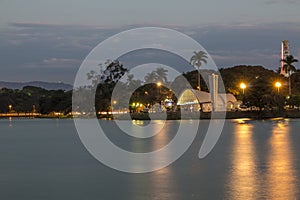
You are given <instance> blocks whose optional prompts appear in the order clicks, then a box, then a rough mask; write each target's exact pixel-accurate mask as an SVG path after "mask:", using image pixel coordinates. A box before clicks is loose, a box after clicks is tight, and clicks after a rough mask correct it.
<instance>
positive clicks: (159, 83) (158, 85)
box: [156, 82, 161, 95]
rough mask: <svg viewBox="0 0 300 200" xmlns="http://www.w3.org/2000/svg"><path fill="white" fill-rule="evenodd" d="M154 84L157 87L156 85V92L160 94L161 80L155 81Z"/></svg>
mask: <svg viewBox="0 0 300 200" xmlns="http://www.w3.org/2000/svg"><path fill="white" fill-rule="evenodd" d="M156 85H157V87H158V94H159V95H160V86H161V82H157V83H156Z"/></svg>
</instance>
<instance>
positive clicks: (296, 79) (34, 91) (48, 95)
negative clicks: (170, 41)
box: [0, 61, 300, 114]
mask: <svg viewBox="0 0 300 200" xmlns="http://www.w3.org/2000/svg"><path fill="white" fill-rule="evenodd" d="M199 65H200V64H199ZM153 67H154V70H153V71H152V72H149V73H147V74H146V76H145V77H144V80H138V79H136V78H135V77H134V76H133V75H132V74H130V70H128V69H126V68H125V67H124V66H123V65H122V63H120V62H119V61H110V62H107V64H106V65H105V68H104V70H103V71H101V69H99V72H95V71H91V72H90V73H88V74H87V79H89V80H90V81H91V82H92V86H91V87H86V88H79V89H78V90H81V92H82V91H84V92H85V93H86V95H83V97H82V98H81V101H82V105H84V102H85V98H88V95H89V91H90V90H91V89H96V96H95V97H90V98H94V100H95V101H94V102H95V107H96V110H97V111H99V112H100V111H110V110H111V109H112V108H113V106H114V105H113V104H114V103H112V102H113V100H112V93H113V90H114V88H115V87H116V85H117V83H118V81H119V80H120V79H121V77H123V79H124V77H125V79H124V80H123V81H122V82H121V83H119V84H118V85H119V86H118V87H121V89H122V91H124V94H127V92H126V91H130V90H131V88H137V89H135V90H134V92H133V93H132V94H131V96H130V101H129V105H128V104H126V103H128V102H123V104H122V101H123V99H124V98H123V96H122V94H120V95H119V96H118V97H117V98H118V99H116V100H115V102H118V105H119V106H120V107H121V106H125V107H127V108H129V109H131V110H134V109H136V107H135V106H136V103H137V102H138V103H139V104H140V105H141V104H142V105H144V106H146V107H147V106H148V107H149V106H152V105H154V104H157V103H158V104H161V103H162V102H163V100H164V99H170V100H171V101H173V102H174V103H176V101H177V97H176V95H175V93H174V91H172V90H170V89H169V86H170V85H171V84H172V83H171V81H170V80H168V71H167V70H166V69H164V68H159V67H157V68H155V66H153ZM299 72H300V71H299V70H296V69H295V70H294V73H291V75H290V76H289V77H285V76H283V75H280V74H279V73H278V72H276V71H273V70H269V69H266V68H264V67H263V66H246V65H240V66H234V67H230V68H221V69H220V70H219V73H220V75H221V76H220V79H221V78H222V80H223V82H224V86H225V89H226V92H227V93H231V94H233V95H234V96H236V97H237V99H239V100H242V101H243V103H244V104H245V105H246V106H248V107H251V106H255V107H258V108H259V109H266V110H271V109H274V108H276V109H283V107H284V106H285V105H289V106H290V107H300V73H299ZM201 73H202V75H203V73H207V74H211V73H213V71H210V70H202V71H201ZM183 76H184V77H185V78H186V80H188V82H189V84H190V85H191V87H192V88H194V89H199V88H201V90H203V91H208V86H207V85H206V82H205V81H204V79H203V78H202V77H200V79H199V70H194V71H190V72H186V73H183ZM275 81H279V82H281V83H282V87H280V88H276V87H275V86H274V84H275ZM241 82H244V83H246V85H247V88H246V89H245V91H244V93H243V92H242V89H241V88H240V83H241ZM157 83H161V85H157ZM199 84H200V87H199ZM92 87H94V88H92ZM184 88H185V86H184V85H178V86H176V89H178V91H182V90H183V89H184ZM289 88H291V89H290V90H291V92H292V93H291V94H290V90H289ZM72 92H73V91H63V90H45V89H43V88H38V87H33V86H26V87H24V88H23V89H21V90H18V89H15V90H13V89H8V88H2V89H0V112H1V113H7V112H38V113H42V114H49V113H51V112H61V113H65V114H67V113H69V112H71V111H72ZM74 92H76V91H74ZM10 105H11V108H10ZM133 105H135V106H133Z"/></svg>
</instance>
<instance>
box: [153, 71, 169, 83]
mask: <svg viewBox="0 0 300 200" xmlns="http://www.w3.org/2000/svg"><path fill="white" fill-rule="evenodd" d="M155 73H156V74H157V80H158V81H161V82H162V83H165V84H167V82H168V79H167V75H168V70H166V69H164V68H162V67H159V68H156V70H155Z"/></svg>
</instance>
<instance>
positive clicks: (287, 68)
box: [281, 55, 298, 96]
mask: <svg viewBox="0 0 300 200" xmlns="http://www.w3.org/2000/svg"><path fill="white" fill-rule="evenodd" d="M281 61H283V62H284V65H283V70H284V72H285V73H286V74H287V75H288V76H289V95H290V96H291V95H292V88H291V74H292V72H295V71H296V67H295V66H294V65H293V63H294V62H298V60H297V59H295V58H294V56H292V55H288V56H286V58H285V59H282V60H281Z"/></svg>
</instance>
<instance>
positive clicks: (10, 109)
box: [8, 104, 12, 112]
mask: <svg viewBox="0 0 300 200" xmlns="http://www.w3.org/2000/svg"><path fill="white" fill-rule="evenodd" d="M8 108H9V112H11V111H12V105H11V104H9V105H8Z"/></svg>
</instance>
